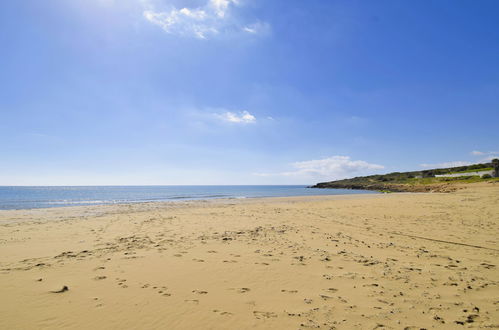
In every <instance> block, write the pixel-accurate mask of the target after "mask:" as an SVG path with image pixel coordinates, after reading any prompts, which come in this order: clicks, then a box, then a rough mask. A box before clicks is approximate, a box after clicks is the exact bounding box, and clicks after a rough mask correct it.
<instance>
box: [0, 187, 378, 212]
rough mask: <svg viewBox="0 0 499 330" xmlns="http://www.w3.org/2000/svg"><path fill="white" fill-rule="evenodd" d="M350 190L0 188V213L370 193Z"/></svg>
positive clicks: (369, 192) (292, 188) (278, 188)
mask: <svg viewBox="0 0 499 330" xmlns="http://www.w3.org/2000/svg"><path fill="white" fill-rule="evenodd" d="M373 193H376V192H372V191H366V190H351V189H315V188H308V187H307V186H299V185H293V186H291V185H286V186H277V185H272V186H66V187H62V186H57V187H56V186H47V187H42V186H36V187H27V186H24V187H20V186H0V210H16V209H34V208H49V207H64V206H75V205H102V204H124V203H144V202H158V201H179V200H202V199H214V198H233V199H239V198H255V197H288V196H312V195H347V194H373Z"/></svg>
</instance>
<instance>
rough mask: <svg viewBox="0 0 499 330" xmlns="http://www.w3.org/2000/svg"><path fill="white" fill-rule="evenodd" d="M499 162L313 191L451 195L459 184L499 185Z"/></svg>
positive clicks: (355, 180)
mask: <svg viewBox="0 0 499 330" xmlns="http://www.w3.org/2000/svg"><path fill="white" fill-rule="evenodd" d="M496 163H497V162H496V161H493V162H492V163H483V164H474V165H467V166H458V167H450V168H440V169H431V170H424V171H412V172H394V173H389V174H383V175H370V176H362V177H355V178H351V179H344V180H336V181H329V182H320V183H317V184H315V185H313V186H311V187H310V188H321V189H362V190H374V191H381V192H452V191H455V190H457V189H458V184H466V183H475V182H493V181H499V178H498V177H497V169H496V167H497V165H496Z"/></svg>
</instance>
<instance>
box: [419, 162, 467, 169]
mask: <svg viewBox="0 0 499 330" xmlns="http://www.w3.org/2000/svg"><path fill="white" fill-rule="evenodd" d="M471 164H473V163H471V162H467V161H462V160H456V161H452V162H444V163H436V164H420V165H419V166H421V167H423V168H447V167H458V166H467V165H471Z"/></svg>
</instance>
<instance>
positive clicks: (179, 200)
mask: <svg viewBox="0 0 499 330" xmlns="http://www.w3.org/2000/svg"><path fill="white" fill-rule="evenodd" d="M332 189H336V188H332ZM347 189H348V188H347ZM348 190H350V189H348ZM351 190H365V192H359V193H349V194H325V195H320V194H319V195H293V196H255V197H212V198H196V199H191V198H177V199H165V200H154V201H152V200H148V201H123V202H117V203H111V202H109V203H96V204H90V203H88V204H86V203H82V204H79V203H74V204H76V205H70V204H69V205H61V206H52V207H32V208H20V209H0V213H1V212H7V211H35V210H52V209H61V208H78V207H81V208H91V207H102V206H109V207H112V206H126V205H141V204H158V205H162V204H182V203H195V202H200V203H204V202H210V201H226V202H230V201H244V200H258V199H262V200H265V199H274V198H297V199H300V198H306V197H312V198H314V197H334V196H360V195H367V196H374V195H379V194H383V192H378V194H376V193H375V192H374V191H371V190H367V189H351ZM400 193H403V192H400Z"/></svg>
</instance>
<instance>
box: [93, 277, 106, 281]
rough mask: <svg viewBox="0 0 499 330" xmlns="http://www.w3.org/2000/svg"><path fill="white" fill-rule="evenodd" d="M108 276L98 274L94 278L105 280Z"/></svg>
mask: <svg viewBox="0 0 499 330" xmlns="http://www.w3.org/2000/svg"><path fill="white" fill-rule="evenodd" d="M106 278H107V276H96V277H94V280H96V281H100V280H105V279H106Z"/></svg>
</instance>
